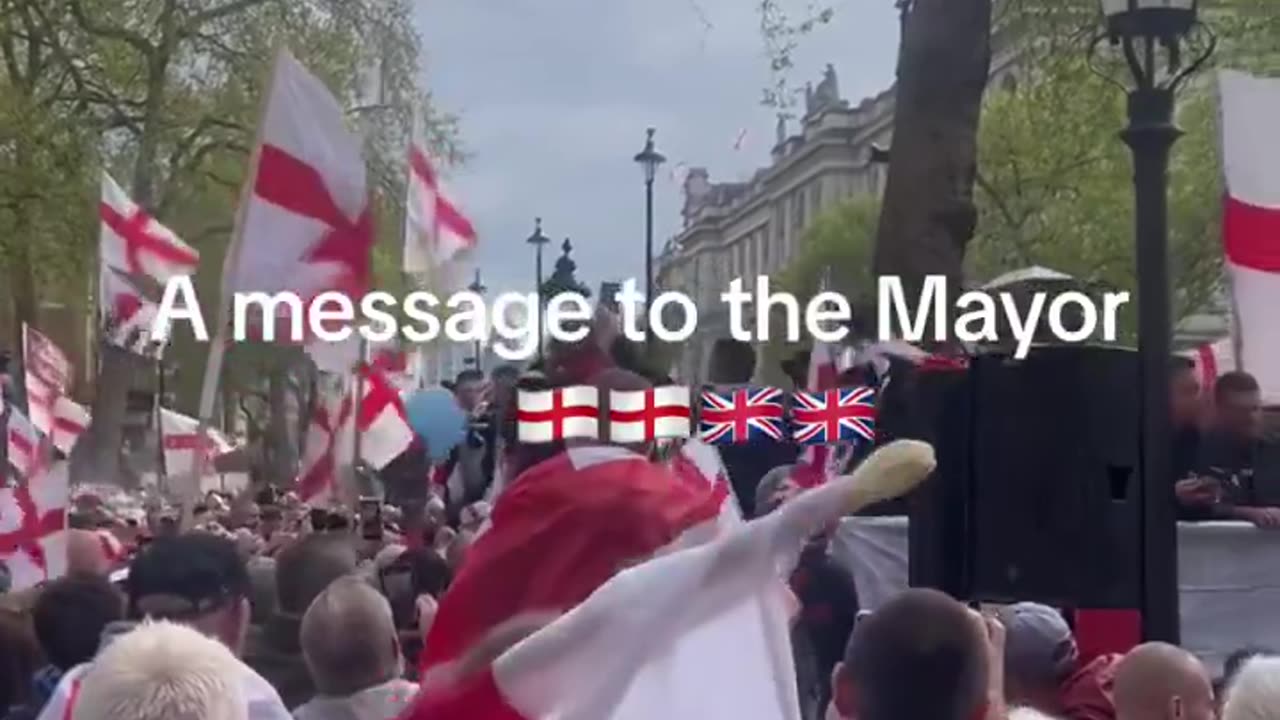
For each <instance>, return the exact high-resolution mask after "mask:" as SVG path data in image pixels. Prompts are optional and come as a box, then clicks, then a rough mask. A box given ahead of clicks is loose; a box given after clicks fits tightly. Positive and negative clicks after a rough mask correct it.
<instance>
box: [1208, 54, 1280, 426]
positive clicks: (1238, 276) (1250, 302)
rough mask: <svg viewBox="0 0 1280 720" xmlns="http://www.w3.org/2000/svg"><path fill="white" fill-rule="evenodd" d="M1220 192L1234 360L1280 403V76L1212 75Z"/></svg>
mask: <svg viewBox="0 0 1280 720" xmlns="http://www.w3.org/2000/svg"><path fill="white" fill-rule="evenodd" d="M1218 86H1219V97H1220V98H1221V102H1222V112H1221V118H1222V119H1221V127H1222V159H1223V172H1224V174H1225V178H1226V192H1227V196H1226V198H1225V200H1224V207H1223V213H1222V217H1223V228H1222V242H1223V249H1224V251H1225V254H1226V261H1227V270H1228V272H1229V274H1230V278H1231V292H1232V295H1233V300H1234V302H1233V307H1234V309H1235V316H1236V325H1235V327H1236V337H1235V342H1236V348H1237V353H1236V358H1235V359H1236V364H1237V366H1238V368H1239V369H1240V370H1244V371H1245V372H1248V373H1251V374H1253V375H1254V376H1255V377H1256V378H1257V379H1258V384H1259V385H1261V387H1262V395H1263V401H1264V402H1266V403H1269V404H1270V403H1280V323H1277V322H1276V320H1275V308H1276V307H1277V306H1278V305H1280V143H1277V142H1276V126H1277V124H1280V78H1259V77H1253V76H1250V75H1247V74H1245V73H1242V72H1237V71H1234V70H1224V71H1222V72H1221V73H1220V74H1219V76H1218Z"/></svg>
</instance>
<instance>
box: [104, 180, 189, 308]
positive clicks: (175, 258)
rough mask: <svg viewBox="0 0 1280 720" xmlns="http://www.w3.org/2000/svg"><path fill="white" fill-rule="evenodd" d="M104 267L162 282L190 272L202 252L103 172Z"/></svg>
mask: <svg viewBox="0 0 1280 720" xmlns="http://www.w3.org/2000/svg"><path fill="white" fill-rule="evenodd" d="M98 214H99V216H100V217H101V218H102V235H101V239H100V242H101V248H100V251H101V253H102V266H103V268H104V270H105V269H106V268H115V269H117V270H120V271H122V272H125V273H128V274H130V275H141V276H144V277H149V278H151V279H153V280H155V281H156V282H158V283H160V284H162V285H163V284H164V283H165V282H167V281H168V280H169V279H171V278H174V277H178V276H181V275H190V274H192V273H194V272H195V271H196V266H197V265H199V264H200V253H198V252H196V251H195V250H194V249H192V247H191V246H190V245H187V244H186V243H185V242H183V241H182V240H181V239H180V238H179V237H178V236H177V235H175V234H174V233H173V231H172V230H170V229H169V228H167V227H165V226H164V225H161V224H160V223H159V222H157V221H156V219H155V218H153V217H151V216H150V215H148V214H147V212H146V211H145V210H143V209H142V208H140V207H138V205H137V204H136V203H135V202H133V201H132V200H130V199H129V196H128V195H126V194H125V192H124V190H122V189H120V186H119V185H118V184H116V181H115V180H113V179H112V178H111V176H110V175H108V174H107V173H103V174H102V202H101V203H100V204H99V206H98Z"/></svg>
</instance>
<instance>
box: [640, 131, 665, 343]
mask: <svg viewBox="0 0 1280 720" xmlns="http://www.w3.org/2000/svg"><path fill="white" fill-rule="evenodd" d="M645 132H646V137H645V141H644V150H641V151H640V152H639V153H638V154H636V157H635V161H636V163H637V164H639V165H640V169H641V170H643V171H644V308H645V316H644V317H645V324H644V342H645V349H646V350H648V349H650V347H651V344H652V342H653V333H652V332H651V331H650V329H649V306H650V304H651V303H652V302H653V181H654V178H656V177H657V176H658V166H660V165H662V163H664V162H666V161H667V159H666V158H665V157H663V156H662V153H659V152H658V151H657V150H656V149H654V147H653V134H654V133H655V132H657V130H655V129H654V128H649V129H648V130H646V131H645Z"/></svg>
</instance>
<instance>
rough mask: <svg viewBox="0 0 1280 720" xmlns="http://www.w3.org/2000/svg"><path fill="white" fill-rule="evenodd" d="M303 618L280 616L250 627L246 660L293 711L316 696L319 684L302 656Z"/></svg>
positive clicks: (245, 648)
mask: <svg viewBox="0 0 1280 720" xmlns="http://www.w3.org/2000/svg"><path fill="white" fill-rule="evenodd" d="M300 624H301V623H300V621H298V620H295V619H292V618H287V617H281V616H279V615H276V616H274V617H272V618H271V619H270V620H269V621H267V623H266V624H265V625H263V626H261V627H257V626H255V627H251V628H249V634H248V636H247V637H246V638H245V646H244V662H245V664H246V665H248V666H249V667H251V668H253V669H254V671H256V672H257V673H258V674H259V675H261V676H262V677H263V678H265V679H266V680H267V682H269V683H271V685H272V687H274V688H275V689H276V692H278V693H280V699H281V700H283V701H284V706H285V707H287V708H289V709H290V710H293V709H294V708H296V707H298V706H299V705H301V704H303V703H305V702H306V701H308V700H310V699H311V698H313V697H315V694H316V687H315V684H314V683H312V681H311V673H310V672H308V671H307V664H306V662H305V661H304V660H303V659H302V647H301V644H300V641H299V638H298V631H299V626H300Z"/></svg>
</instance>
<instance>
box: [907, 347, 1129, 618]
mask: <svg viewBox="0 0 1280 720" xmlns="http://www.w3.org/2000/svg"><path fill="white" fill-rule="evenodd" d="M940 382H941V381H940ZM932 385H933V384H932V383H931V382H929V381H926V382H918V386H919V387H918V388H917V401H918V404H917V411H918V413H919V418H920V420H921V422H922V424H923V425H924V427H923V429H922V430H921V432H920V436H921V437H923V438H924V439H930V440H932V441H933V442H934V444H935V447H936V449H937V451H938V459H939V470H938V472H937V476H936V477H935V478H933V479H932V480H931V481H930V482H928V483H927V484H926V485H925V486H923V487H922V488H921V490H920V491H918V492H917V493H916V496H915V497H914V498H913V500H912V517H911V580H912V584H913V585H916V584H918V585H924V586H931V587H936V588H939V589H941V590H944V591H946V592H949V593H951V594H953V595H955V596H957V597H963V598H965V599H970V600H980V601H986V602H1009V601H1013V600H1034V601H1039V602H1044V603H1046V604H1051V605H1055V606H1058V607H1077V608H1081V607H1083V608H1134V607H1138V606H1139V604H1138V603H1139V592H1138V591H1139V578H1140V577H1141V573H1140V568H1141V563H1140V554H1139V548H1140V546H1139V540H1140V517H1141V515H1140V512H1141V494H1140V493H1141V490H1140V481H1139V478H1140V469H1139V433H1140V424H1139V421H1140V402H1139V396H1138V392H1139V383H1138V359H1137V355H1136V353H1133V352H1130V351H1125V350H1112V349H1101V348H1090V347H1046V348H1039V349H1036V350H1035V351H1033V352H1032V354H1031V355H1030V356H1029V357H1027V358H1026V359H1024V360H1014V359H1012V358H1009V357H1008V356H1003V355H984V356H979V357H976V358H974V359H973V362H972V364H971V366H970V369H969V370H968V372H967V373H964V374H963V376H962V377H960V378H957V379H954V380H952V381H951V384H949V385H946V386H945V387H938V388H936V389H932Z"/></svg>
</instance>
